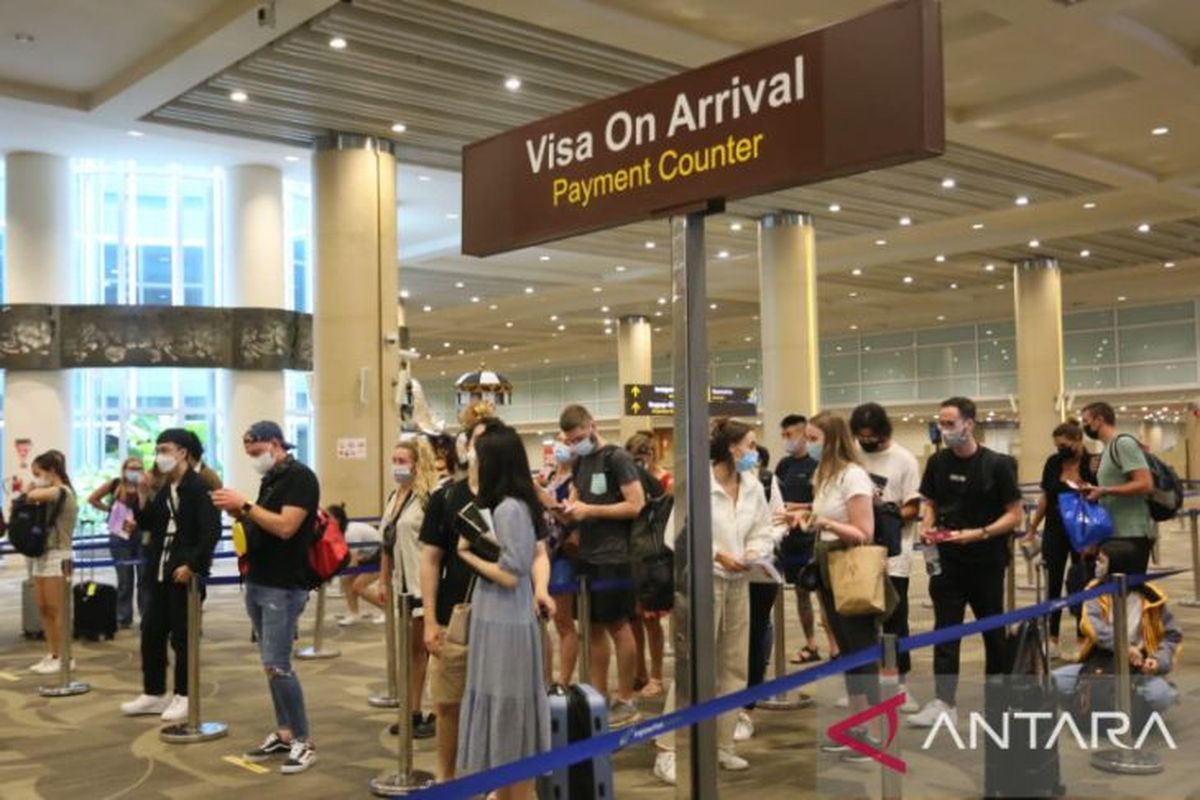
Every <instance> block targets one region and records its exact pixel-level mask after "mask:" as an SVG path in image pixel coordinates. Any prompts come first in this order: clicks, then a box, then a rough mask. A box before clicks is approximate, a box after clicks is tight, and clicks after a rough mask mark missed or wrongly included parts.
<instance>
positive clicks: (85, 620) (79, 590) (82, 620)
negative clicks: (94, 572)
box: [72, 581, 117, 642]
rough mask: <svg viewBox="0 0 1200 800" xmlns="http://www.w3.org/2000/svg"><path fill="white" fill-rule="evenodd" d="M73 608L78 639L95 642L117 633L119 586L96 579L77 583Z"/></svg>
mask: <svg viewBox="0 0 1200 800" xmlns="http://www.w3.org/2000/svg"><path fill="white" fill-rule="evenodd" d="M72 608H73V613H74V617H75V625H74V629H73V632H74V634H75V638H76V639H88V640H90V641H93V642H94V641H97V640H100V639H112V638H113V637H114V636H116V635H117V587H115V586H110V585H108V584H106V583H96V582H95V581H84V582H83V583H77V584H75V587H74V605H73V606H72Z"/></svg>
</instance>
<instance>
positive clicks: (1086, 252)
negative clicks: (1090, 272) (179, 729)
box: [1079, 250, 1092, 258]
mask: <svg viewBox="0 0 1200 800" xmlns="http://www.w3.org/2000/svg"><path fill="white" fill-rule="evenodd" d="M1091 254H1092V251H1091V250H1080V251H1079V257H1080V258H1088V257H1089V256H1091Z"/></svg>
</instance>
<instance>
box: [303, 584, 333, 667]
mask: <svg viewBox="0 0 1200 800" xmlns="http://www.w3.org/2000/svg"><path fill="white" fill-rule="evenodd" d="M316 614H317V619H316V621H315V623H314V624H313V643H312V645H311V646H310V647H305V648H303V649H302V650H300V651H299V652H297V653H296V658H299V659H303V660H305V661H310V660H312V659H316V658H337V657H338V656H340V655H341V654H342V652H341V651H340V650H326V649H325V584H323V583H322V584H321V587H320V588H319V589H317V611H316Z"/></svg>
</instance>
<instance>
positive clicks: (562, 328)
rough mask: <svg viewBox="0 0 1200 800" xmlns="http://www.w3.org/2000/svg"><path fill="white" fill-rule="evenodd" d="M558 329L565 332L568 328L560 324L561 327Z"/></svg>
mask: <svg viewBox="0 0 1200 800" xmlns="http://www.w3.org/2000/svg"><path fill="white" fill-rule="evenodd" d="M558 329H559V330H560V331H565V330H566V329H567V326H566V325H563V324H559V326H558Z"/></svg>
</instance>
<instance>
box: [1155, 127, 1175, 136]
mask: <svg viewBox="0 0 1200 800" xmlns="http://www.w3.org/2000/svg"><path fill="white" fill-rule="evenodd" d="M1170 132H1171V129H1170V128H1168V127H1167V126H1166V125H1159V126H1158V127H1157V128H1155V129H1154V130H1152V131H1150V133H1151V134H1153V135H1154V136H1166V135H1167V134H1168V133H1170Z"/></svg>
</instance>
